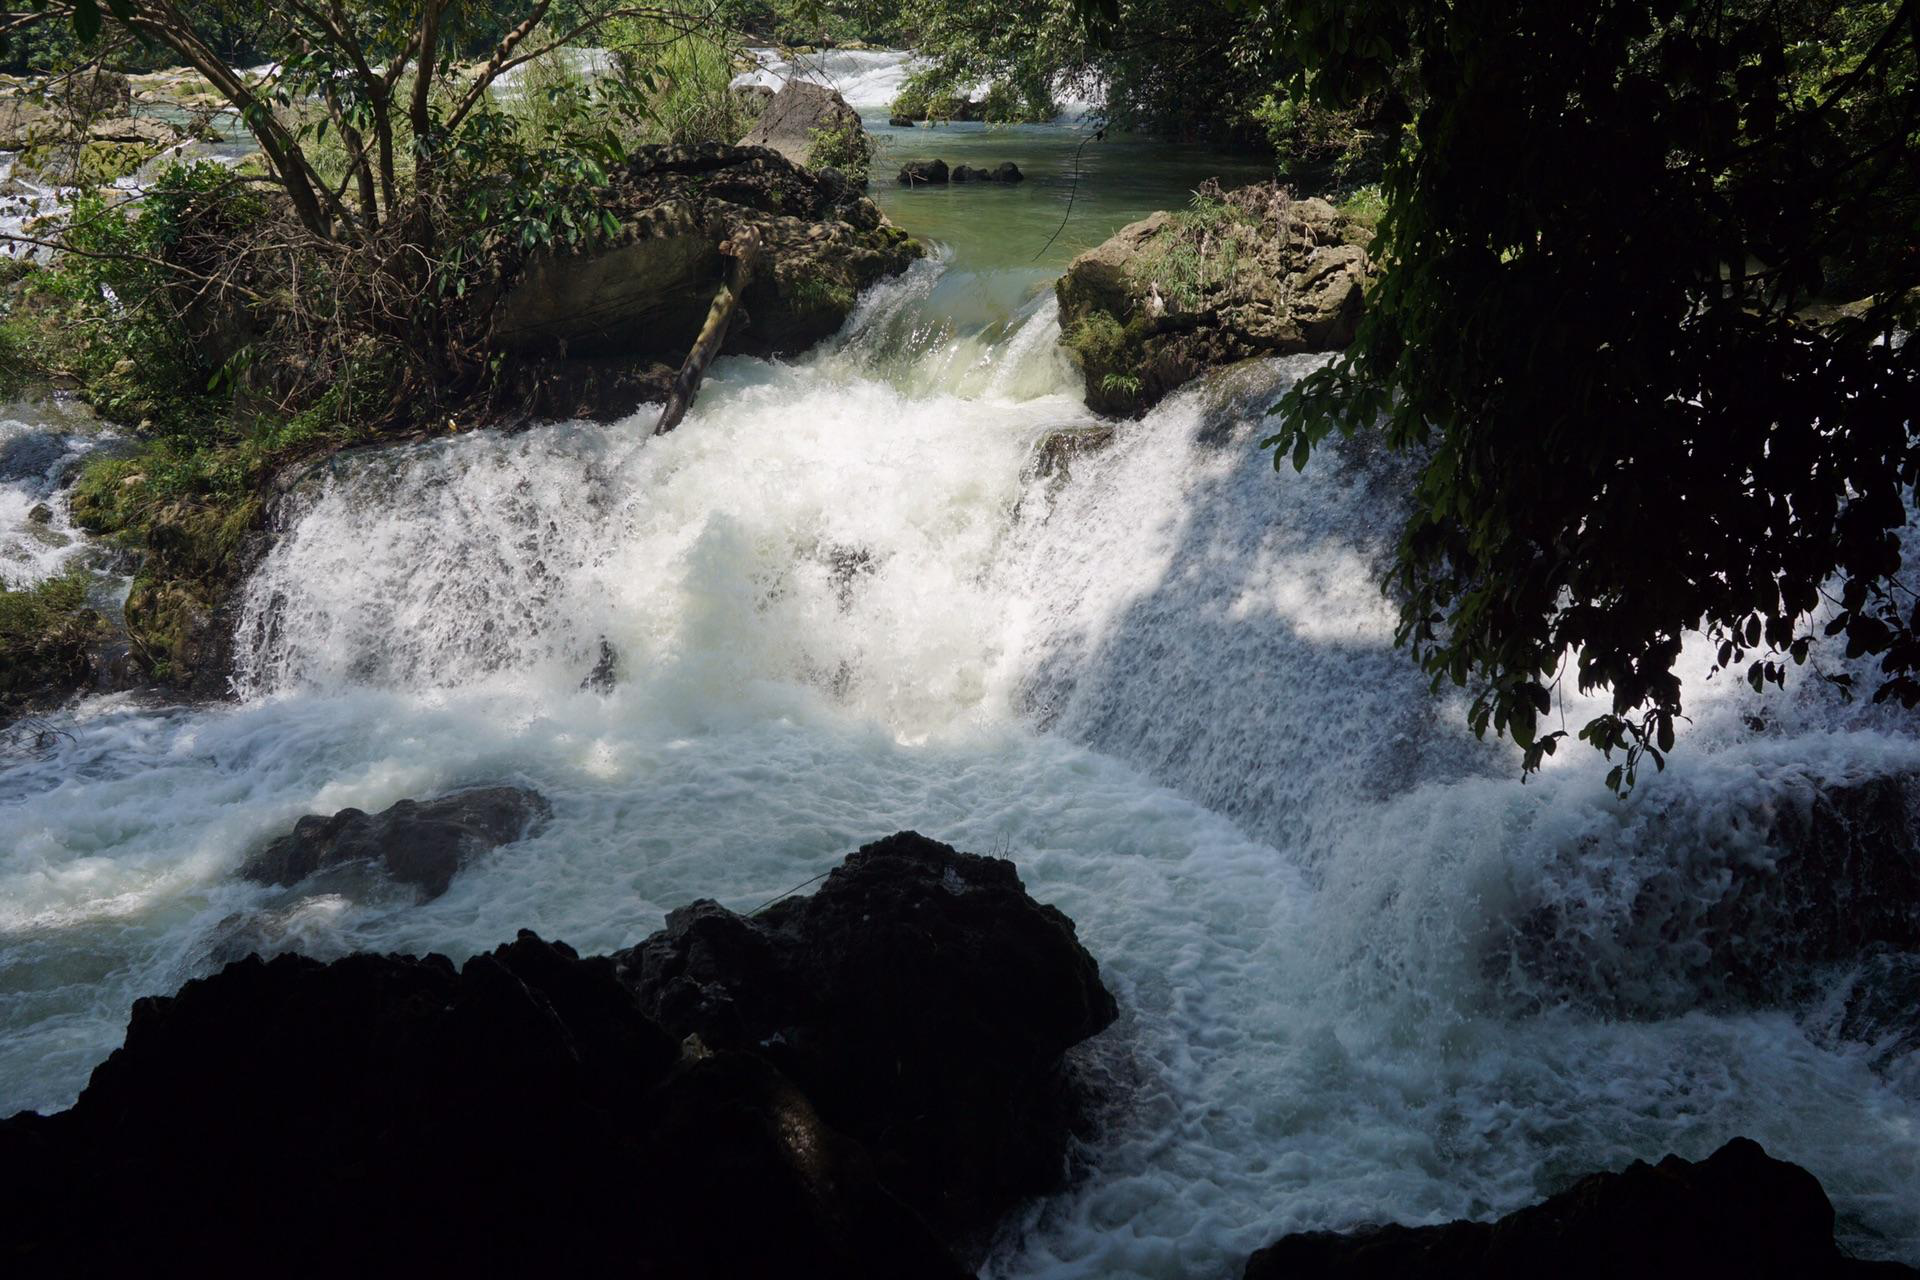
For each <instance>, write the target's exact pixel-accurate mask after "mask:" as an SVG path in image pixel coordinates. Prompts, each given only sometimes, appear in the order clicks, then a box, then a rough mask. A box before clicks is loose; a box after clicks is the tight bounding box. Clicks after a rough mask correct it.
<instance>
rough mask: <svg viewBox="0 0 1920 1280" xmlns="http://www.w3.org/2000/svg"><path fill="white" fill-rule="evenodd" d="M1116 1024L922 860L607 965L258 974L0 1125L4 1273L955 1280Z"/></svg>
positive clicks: (198, 987)
mask: <svg viewBox="0 0 1920 1280" xmlns="http://www.w3.org/2000/svg"><path fill="white" fill-rule="evenodd" d="M468 794H469V797H471V795H472V793H468ZM467 803H473V801H472V800H471V798H469V800H468V801H467ZM396 807H397V806H396ZM391 812H392V811H391V810H390V811H389V813H391ZM382 816H383V817H384V816H386V815H382ZM319 821H322V822H324V821H326V820H319ZM1113 1017H1114V1004H1113V1000H1112V998H1111V997H1110V996H1109V995H1108V994H1107V992H1106V990H1105V988H1104V987H1102V986H1101V984H1100V980H1099V973H1098V966H1097V965H1096V964H1095V962H1094V960H1093V958H1092V957H1091V956H1089V955H1088V954H1087V953H1086V952H1085V950H1084V949H1082V948H1081V947H1080V945H1079V943H1078V942H1077V941H1076V940H1075V937H1074V931H1073V925H1072V922H1071V921H1069V920H1068V919H1067V918H1066V917H1065V916H1063V915H1061V914H1060V913H1059V912H1058V911H1056V910H1054V909H1053V908H1052V907H1047V906H1043V905H1041V904H1039V903H1036V902H1034V901H1033V900H1032V899H1031V898H1030V897H1028V896H1027V895H1026V893H1025V892H1024V890H1023V889H1022V887H1021V885H1020V880H1019V877H1018V875H1017V873H1016V872H1015V870H1014V868H1013V865H1012V864H1011V863H1008V862H1004V861H1000V860H998V859H992V858H979V857H973V856H971V855H968V854H963V853H958V852H956V851H954V850H952V849H950V848H948V847H947V846H945V845H940V844H936V843H934V842H933V841H930V840H927V839H925V838H923V837H920V836H916V835H912V834H903V835H898V836H894V837H891V838H889V839H887V840H883V841H880V842H879V843H877V844H873V845H869V846H867V847H866V848H864V849H862V850H860V851H859V852H857V853H855V854H852V855H850V856H849V857H848V858H847V859H846V861H845V863H844V864H843V865H842V866H841V867H839V868H838V869H836V870H835V871H833V872H832V873H831V874H829V875H828V877H827V878H826V883H825V884H824V885H823V886H822V887H821V888H820V889H819V891H818V892H817V893H816V894H815V895H814V896H813V897H811V898H806V899H789V900H786V901H784V902H781V903H778V904H776V905H774V906H771V907H769V908H767V909H766V910H765V911H764V912H762V913H760V914H759V915H758V916H756V917H751V918H750V917H744V916H739V915H735V914H733V913H732V912H728V911H725V910H724V909H722V908H720V907H718V906H717V905H715V904H713V903H710V902H707V903H696V904H695V905H694V906H692V907H689V908H686V909H685V910H682V911H677V912H674V913H673V914H672V915H671V916H670V917H669V925H668V927H667V929H666V930H665V931H663V932H661V933H659V934H656V935H654V936H653V937H652V938H650V939H648V940H647V941H646V942H645V943H643V944H641V945H640V946H639V947H636V948H634V949H632V950H630V951H627V952H623V953H620V954H618V955H616V956H614V957H606V958H588V959H582V958H580V957H579V956H578V955H577V954H576V953H575V952H574V951H572V950H571V949H570V948H568V947H567V946H565V945H564V944H561V943H549V942H544V941H542V940H541V939H540V938H538V937H536V936H535V935H533V934H531V933H528V932H524V931H523V932H522V933H521V934H520V935H519V937H518V938H517V940H516V941H514V942H513V943H511V944H509V945H507V946H503V947H500V948H498V949H496V950H494V951H493V952H491V953H488V954H485V955H479V956H476V957H474V958H473V959H471V960H469V961H468V962H467V963H466V965H465V966H464V967H462V968H459V969H456V968H455V966H454V965H453V964H452V963H451V962H450V961H448V960H447V959H445V958H444V957H441V956H427V957H425V958H423V959H415V958H412V957H406V956H377V955H356V956H349V957H347V958H345V959H342V960H337V961H335V962H333V963H331V964H321V963H319V962H317V961H314V960H311V959H307V958H304V957H300V956H291V955H287V956H280V957H278V958H276V959H274V960H272V961H262V960H260V959H259V958H258V957H257V956H255V957H249V958H247V959H245V960H242V961H240V962H238V963H235V964H232V965H229V966H228V967H227V968H225V969H224V970H222V971H221V972H220V973H218V974H216V975H215V976H213V977H211V978H207V979H202V980H198V981H194V982H189V983H188V984H187V985H186V986H185V987H183V988H182V989H181V990H180V992H179V993H178V994H177V995H175V996H172V997H164V998H153V999H146V1000H141V1001H139V1002H137V1003H136V1004H135V1006H134V1011H133V1017H132V1020H131V1022H130V1023H129V1025H128V1029H127V1038H126V1043H125V1044H124V1046H122V1047H121V1048H120V1049H118V1050H117V1051H115V1052H114V1054H113V1055H112V1056H111V1057H109V1058H108V1059H107V1061H106V1062H105V1063H103V1064H102V1065H101V1066H100V1067H99V1068H98V1069H97V1070H96V1071H95V1072H94V1074H93V1079H92V1081H91V1083H89V1085H88V1087H87V1089H86V1091H85V1092H84V1093H83V1094H82V1095H81V1097H80V1100H79V1101H78V1102H77V1103H76V1104H75V1105H74V1106H73V1107H72V1108H71V1109H70V1110H68V1111H65V1112H61V1113H59V1114H57V1115H52V1116H46V1117H42V1116H39V1115H34V1114H31V1113H24V1114H21V1115H18V1116H15V1117H13V1118H12V1119H10V1120H6V1121H4V1122H0V1204H4V1205H6V1207H7V1210H8V1212H9V1213H10V1214H11V1215H12V1217H11V1218H10V1221H9V1229H8V1230H7V1231H6V1232H0V1270H7V1271H8V1272H9V1273H13V1274H47V1273H50V1272H60V1273H73V1274H119V1273H132V1272H134V1271H138V1270H142V1269H148V1265H149V1264H150V1263H151V1260H152V1259H153V1258H156V1257H161V1258H178V1259H191V1260H195V1262H196V1264H200V1263H203V1262H204V1266H205V1269H208V1270H215V1271H217V1270H222V1269H226V1268H224V1267H223V1266H222V1265H220V1264H218V1263H215V1262H212V1261H206V1260H211V1259H220V1258H230V1257H238V1258H249V1257H270V1258H272V1259H274V1260H275V1261H274V1266H275V1267H277V1268H281V1269H286V1270H290V1271H292V1272H295V1273H299V1274H329V1275H340V1274H359V1273H362V1272H365V1271H367V1270H368V1269H369V1268H371V1269H372V1270H373V1271H374V1272H376V1273H380V1274H431V1275H442V1274H457V1273H467V1272H472V1273H475V1274H497V1273H501V1272H506V1271H517V1270H523V1269H524V1270H528V1271H530V1272H532V1273H537V1274H602V1273H607V1272H610V1271H611V1272H618V1273H622V1274H636V1275H644V1276H668V1277H709V1276H711V1277H735V1276H773V1275H779V1276H807V1277H811V1276H820V1277H828V1276H831V1277H844V1276H887V1277H915V1278H916V1280H919V1278H921V1277H926V1278H930V1280H945V1278H949V1277H951V1278H955V1280H957V1278H958V1277H961V1276H964V1275H967V1274H968V1272H967V1271H966V1270H965V1269H964V1268H962V1267H961V1266H960V1265H959V1264H958V1263H957V1262H956V1261H955V1252H954V1250H955V1249H964V1250H967V1251H969V1252H976V1251H977V1250H978V1248H979V1246H980V1244H981V1243H982V1241H983V1240H984V1239H985V1235H986V1233H987V1232H988V1231H989V1230H991V1228H992V1227H993V1225H994V1224H995V1221H996V1220H997V1217H998V1215H999V1214H1000V1213H1001V1212H1002V1211H1004V1210H1005V1209H1006V1208H1007V1207H1009V1206H1010V1205H1011V1204H1012V1203H1013V1202H1014V1201H1015V1200H1016V1199H1017V1198H1019V1197H1020V1196H1022V1195H1025V1194H1028V1193H1031V1192H1034V1191H1040V1190H1045V1189H1047V1188H1049V1187H1051V1186H1053V1185H1055V1184H1057V1183H1058V1182H1059V1180H1060V1178H1061V1174H1062V1170H1063V1168H1064V1165H1065V1142H1066V1133H1067V1130H1066V1127H1065V1126H1066V1122H1067V1120H1068V1118H1069V1117H1070V1116H1071V1114H1072V1110H1073V1107H1072V1101H1073V1090H1072V1088H1071V1085H1070V1082H1069V1080H1068V1077H1067V1076H1066V1074H1065V1071H1064V1068H1063V1065H1062V1055H1063V1054H1065V1052H1066V1051H1067V1049H1068V1048H1070V1047H1071V1046H1072V1045H1073V1044H1074V1043H1076V1042H1077V1041H1079V1040H1081V1039H1083V1038H1085V1037H1086V1036H1089V1035H1091V1034H1093V1033H1094V1032H1096V1031H1098V1030H1099V1029H1101V1028H1102V1027H1104V1026H1106V1025H1107V1024H1108V1023H1109V1022H1111V1021H1112V1019H1113ZM916 1210H919V1212H916Z"/></svg>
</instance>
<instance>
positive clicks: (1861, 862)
mask: <svg viewBox="0 0 1920 1280" xmlns="http://www.w3.org/2000/svg"><path fill="white" fill-rule="evenodd" d="M1659 805H1660V802H1658V801H1655V800H1650V801H1649V806H1648V810H1647V812H1646V813H1645V814H1644V815H1643V816H1642V817H1641V819H1640V821H1641V822H1642V823H1643V824H1644V826H1645V827H1646V828H1648V829H1649V830H1651V831H1656V832H1657V831H1662V830H1670V832H1671V835H1670V838H1667V839H1661V838H1658V837H1656V836H1649V837H1648V838H1644V839H1642V840H1640V841H1637V842H1636V843H1637V844H1638V845H1639V846H1640V847H1642V848H1644V849H1647V850H1649V851H1651V852H1649V853H1647V854H1643V855H1641V856H1640V857H1638V858H1635V859H1629V858H1628V857H1627V856H1626V855H1625V854H1623V853H1621V852H1619V851H1616V850H1612V849H1608V848H1605V847H1604V846H1603V845H1602V844H1601V842H1600V840H1599V838H1598V837H1594V836H1589V837H1587V838H1584V839H1582V840H1579V841H1577V842H1575V843H1572V844H1570V845H1569V846H1567V847H1566V848H1564V849H1560V850H1557V851H1555V854H1554V856H1553V857H1552V858H1551V859H1549V860H1548V861H1547V862H1545V863H1544V864H1543V865H1541V866H1539V867H1537V868H1535V869H1533V870H1531V871H1530V873H1529V875H1528V876H1527V877H1526V878H1525V879H1524V880H1521V881H1519V882H1518V883H1516V885H1515V886H1514V891H1515V901H1514V905H1513V907H1512V909H1511V915H1510V917H1509V920H1508V922H1507V925H1506V929H1505V931H1504V932H1502V933H1499V934H1497V935H1496V936H1495V937H1493V938H1492V939H1491V940H1490V944H1489V948H1488V953H1487V955H1486V957H1485V959H1484V962H1483V967H1484V969H1485V970H1486V972H1487V973H1488V974H1489V975H1491V976H1494V977H1495V978H1496V979H1497V980H1499V981H1502V982H1505V983H1508V984H1511V985H1513V986H1515V987H1516V988H1518V989H1519V990H1522V991H1526V992H1532V993H1534V994H1535V995H1536V997H1537V998H1538V999H1540V1000H1542V1001H1546V1002H1553V1003H1558V1002H1560V1001H1562V1000H1564V999H1567V998H1568V997H1573V998H1576V999H1578V1000H1580V1001H1582V1002H1584V1003H1589V1004H1593V1005H1596V1006H1599V1007H1601V1008H1605V1009H1609V1010H1612V1011H1618V1012H1626V1013H1631V1014H1636V1015H1638V1014H1650V1015H1655V1016H1663V1015H1667V1014H1673V1013H1679V1012H1681V1011H1683V1010H1686V1009H1691V1008H1694V1007H1697V1006H1698V1005H1700V1004H1701V1003H1703V1002H1704V1003H1706V1004H1709V1005H1716V1004H1727V1003H1733V1002H1737V1003H1743V1004H1745V1003H1753V1002H1756V1001H1758V1002H1767V1003H1782V1002H1790V1001H1800V1000H1804V999H1808V998H1811V997H1812V996H1813V995H1814V994H1815V990H1816V987H1817V985H1818V982H1819V980H1820V973H1821V971H1822V970H1823V969H1824V968H1826V967H1829V966H1833V965H1848V964H1852V963H1854V962H1856V961H1858V960H1860V959H1861V958H1862V957H1864V956H1866V955H1867V954H1869V953H1872V952H1874V951H1876V950H1880V949H1885V950H1892V951H1898V952H1920V775H1915V774H1895V775H1889V776H1884V777H1879V778H1867V779H1859V780H1849V781H1843V782H1835V783H1821V782H1815V781H1812V780H1808V779H1800V780H1798V781H1797V782H1789V783H1787V784H1785V785H1783V787H1782V788H1781V790H1780V791H1779V792H1777V793H1776V794H1775V795H1774V796H1772V797H1770V798H1769V799H1767V800H1765V801H1763V802H1761V803H1759V804H1758V805H1751V806H1742V807H1740V808H1736V809H1734V810H1733V811H1731V812H1729V813H1727V814H1725V815H1721V816H1719V817H1717V818H1716V820H1715V821H1713V822H1711V823H1703V822H1701V821H1700V820H1699V815H1698V814H1697V813H1696V812H1695V811H1694V810H1693V809H1692V808H1690V807H1686V806H1677V807H1674V808H1671V809H1663V808H1661V807H1659Z"/></svg>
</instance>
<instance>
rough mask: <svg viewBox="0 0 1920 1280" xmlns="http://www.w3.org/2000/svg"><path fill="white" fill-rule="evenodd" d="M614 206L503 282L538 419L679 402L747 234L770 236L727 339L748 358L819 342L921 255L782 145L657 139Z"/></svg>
mask: <svg viewBox="0 0 1920 1280" xmlns="http://www.w3.org/2000/svg"><path fill="white" fill-rule="evenodd" d="M614 200H615V207H616V209H617V213H616V215H615V216H616V219H617V221H618V223H619V229H618V231H617V232H616V233H615V234H613V235H612V236H610V237H607V238H606V239H605V240H603V241H601V242H600V243H598V244H596V245H595V246H594V247H593V248H591V249H587V250H584V251H581V252H577V253H557V254H545V255H541V256H537V257H534V258H531V259H529V260H527V261H526V262H524V263H520V264H517V265H515V266H514V267H513V268H512V269H511V271H510V272H509V273H508V275H507V278H506V279H505V280H504V281H503V282H502V284H501V285H500V287H499V290H498V296H497V299H496V301H495V305H494V310H493V335H494V343H495V345H496V346H498V347H499V348H501V349H502V350H504V351H506V352H507V353H509V354H511V355H513V356H515V357H516V358H517V359H518V361H519V363H520V368H521V370H522V372H521V373H520V374H519V375H517V376H516V377H515V379H514V380H513V382H514V385H513V386H512V388H511V390H512V392H513V395H514V398H515V399H517V400H519V401H520V402H521V403H522V405H523V408H524V410H525V411H526V412H527V413H529V414H531V415H533V416H535V417H553V416H560V417H566V416H576V415H578V416H589V417H598V418H611V417H620V416H624V415H625V414H626V413H629V412H631V411H632V410H633V408H634V407H635V406H637V405H639V404H640V403H642V402H645V401H648V400H659V399H662V398H664V393H665V389H666V386H667V383H668V382H669V380H670V379H671V377H672V374H673V371H674V370H675V369H677V368H678V367H679V364H680V361H681V360H682V358H684V357H685V355H686V354H687V349H688V347H689V346H691V345H692V343H693V340H694V338H695V336H696V335H697V334H698V333H699V332H700V327H701V324H702V322H703V321H704V320H705V319H706V315H707V309H708V307H709V305H710V304H711V302H712V301H713V295H714V291H715V288H716V287H717V286H718V284H719V283H720V280H721V278H722V274H723V271H724V269H725V265H726V259H725V258H724V256H723V255H722V253H721V244H722V243H723V242H724V241H726V240H728V239H729V238H730V237H732V236H733V235H734V234H735V233H736V232H739V231H741V230H744V229H746V228H753V229H754V230H757V231H758V233H759V237H760V245H761V249H760V260H759V265H758V266H757V268H756V269H755V271H754V273H753V276H752V278H751V280H750V282H749V283H748V285H747V287H746V289H745V291H744V293H743V295H742V298H741V303H740V309H739V311H738V313H736V315H735V316H734V319H733V323H732V325H731V326H730V328H729V329H728V333H727V339H726V344H725V346H724V347H723V348H722V350H723V351H724V352H729V353H739V354H746V355H784V354H792V353H794V352H798V351H803V350H805V349H806V348H808V347H810V346H812V345H813V344H814V343H816V342H818V341H820V340H821V339H822V338H825V337H827V336H829V335H830V334H832V333H833V332H834V331H835V330H836V329H838V328H839V327H840V325H841V324H842V323H843V322H844V321H845V320H846V318H847V316H848V314H850V313H851V312H852V310H853V305H854V301H855V299H856V298H857V297H858V295H859V293H860V291H861V290H862V289H864V288H866V287H867V286H868V285H871V284H873V283H874V282H876V281H878V280H880V279H882V278H884V277H886V276H889V275H893V274H895V273H898V272H900V271H904V270H905V269H906V268H907V267H908V266H909V265H911V264H912V262H913V261H914V260H915V259H916V258H918V257H919V256H920V255H921V252H922V250H921V248H920V245H919V244H918V242H916V241H914V240H913V239H912V238H911V237H909V236H908V235H907V234H906V233H905V232H904V231H901V230H900V229H899V228H898V227H896V226H894V225H893V224H892V223H890V222H888V221H887V220H886V218H885V217H884V216H883V215H882V214H881V213H880V210H879V207H878V206H876V205H875V204H874V203H873V202H872V201H871V200H869V199H867V198H866V196H865V195H863V194H862V193H861V191H860V189H859V188H858V187H856V186H855V185H854V184H853V183H851V182H850V181H848V180H847V179H846V178H845V177H843V176H842V175H841V174H839V173H838V172H837V171H835V170H823V171H821V172H814V171H813V170H810V169H805V168H802V167H801V166H799V165H797V164H795V163H793V162H792V161H791V160H789V159H787V158H786V157H784V156H782V155H781V154H780V153H779V152H777V151H774V150H772V149H770V148H767V147H760V146H724V145H721V144H717V143H703V144H700V145H697V146H660V147H647V148H642V149H641V151H640V153H639V154H638V156H637V157H636V159H635V160H634V161H633V163H632V164H631V165H630V166H629V168H628V169H627V171H626V172H625V173H624V174H622V175H621V176H620V178H619V179H618V180H617V182H616V184H615V198H614Z"/></svg>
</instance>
